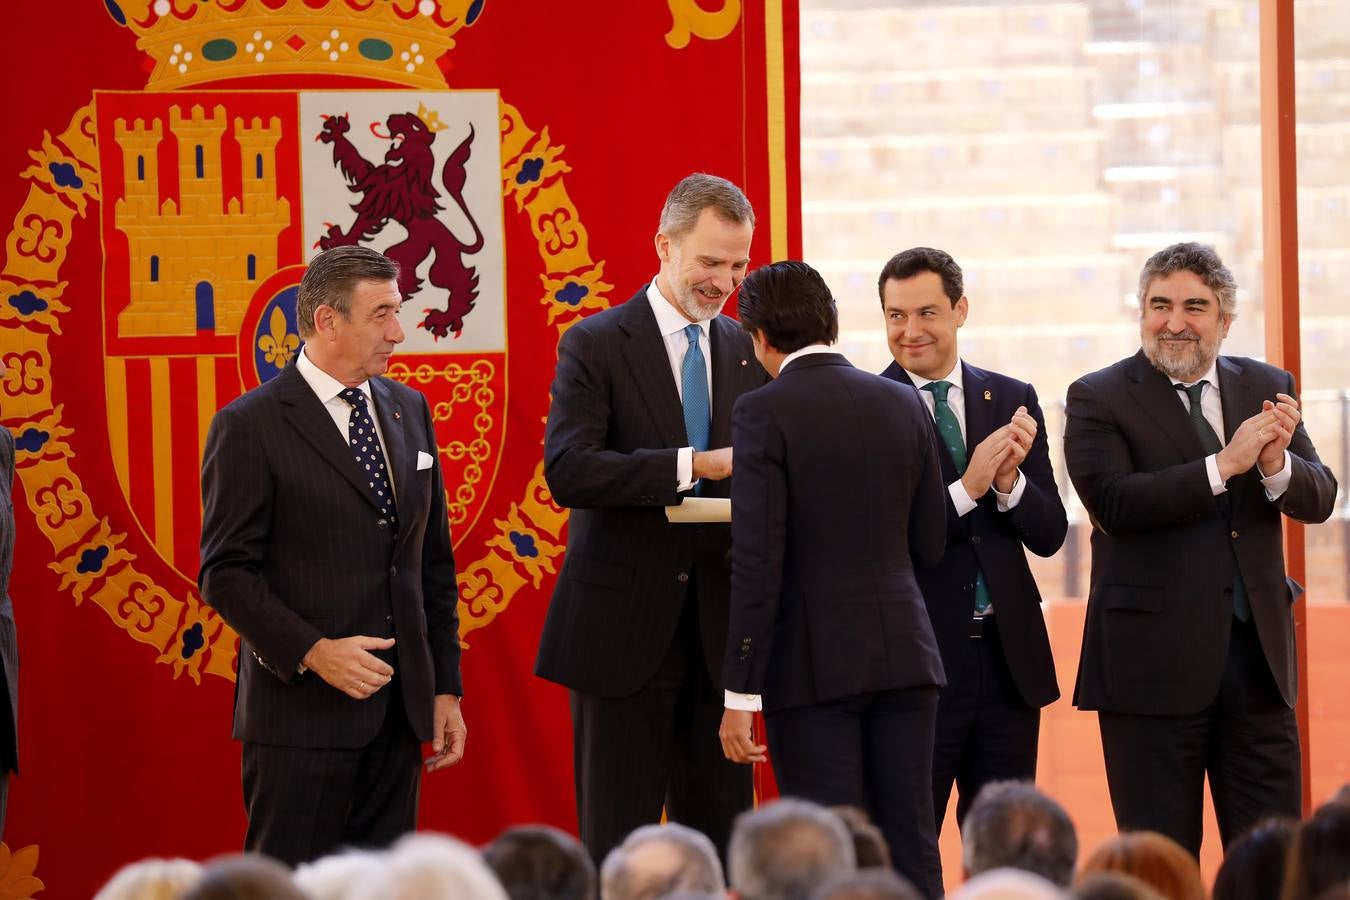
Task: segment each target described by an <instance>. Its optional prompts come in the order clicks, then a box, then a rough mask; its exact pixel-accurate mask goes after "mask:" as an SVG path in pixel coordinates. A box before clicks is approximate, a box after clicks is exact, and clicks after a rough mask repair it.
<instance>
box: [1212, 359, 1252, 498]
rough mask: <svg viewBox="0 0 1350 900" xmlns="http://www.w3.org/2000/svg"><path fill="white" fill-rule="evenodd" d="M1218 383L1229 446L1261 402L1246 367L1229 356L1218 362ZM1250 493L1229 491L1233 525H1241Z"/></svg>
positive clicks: (1233, 483)
mask: <svg viewBox="0 0 1350 900" xmlns="http://www.w3.org/2000/svg"><path fill="white" fill-rule="evenodd" d="M1218 380H1219V406H1220V407H1221V408H1222V409H1223V442H1224V444H1225V445H1226V444H1227V443H1228V442H1229V441H1231V440H1232V439H1233V432H1235V431H1237V429H1238V426H1239V425H1241V424H1242V422H1243V420H1245V419H1247V418H1249V417H1250V416H1254V415H1256V413H1257V412H1258V411H1259V410H1260V408H1261V399H1260V398H1259V397H1258V396H1257V394H1256V391H1255V390H1254V389H1253V388H1252V385H1251V383H1250V382H1249V380H1248V379H1247V378H1245V377H1244V376H1243V371H1242V365H1241V364H1240V363H1238V362H1237V361H1236V360H1234V359H1230V358H1229V357H1226V356H1220V357H1219V359H1218ZM1252 471H1253V472H1255V473H1256V478H1257V479H1259V478H1260V477H1261V472H1260V470H1259V469H1258V468H1257V467H1256V466H1253V467H1252ZM1229 484H1230V488H1234V487H1236V486H1237V481H1236V480H1235V481H1233V482H1230V483H1229ZM1245 493H1246V491H1244V490H1232V489H1230V490H1229V491H1228V497H1229V503H1230V504H1231V505H1230V507H1229V516H1230V518H1231V519H1232V520H1233V521H1237V516H1238V508H1239V507H1241V505H1242V497H1243V495H1244V494H1245Z"/></svg>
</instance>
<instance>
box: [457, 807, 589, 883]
mask: <svg viewBox="0 0 1350 900" xmlns="http://www.w3.org/2000/svg"><path fill="white" fill-rule="evenodd" d="M483 861H484V862H486V863H487V864H488V866H489V867H491V869H492V871H494V872H496V873H497V880H499V881H500V882H501V883H502V887H504V888H505V889H506V893H507V894H508V895H509V896H510V897H511V900H567V898H573V897H586V898H590V897H594V896H595V864H594V863H592V862H591V855H590V854H589V853H587V852H586V848H585V847H583V846H581V843H580V842H579V841H578V840H577V839H576V838H574V837H572V836H571V835H570V834H568V833H567V832H565V831H559V830H558V829H557V828H550V827H549V826H547V825H522V826H520V827H517V828H508V829H506V831H503V832H502V833H501V834H500V835H499V836H498V837H497V839H496V840H495V841H493V842H492V843H490V844H488V845H487V846H486V847H484V848H483Z"/></svg>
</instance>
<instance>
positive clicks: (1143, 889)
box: [1069, 872, 1168, 900]
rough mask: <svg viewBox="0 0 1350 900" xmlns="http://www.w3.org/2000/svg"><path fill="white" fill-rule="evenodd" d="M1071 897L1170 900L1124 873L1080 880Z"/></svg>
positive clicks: (1100, 875)
mask: <svg viewBox="0 0 1350 900" xmlns="http://www.w3.org/2000/svg"><path fill="white" fill-rule="evenodd" d="M1069 896H1071V897H1073V898H1074V900H1168V898H1167V897H1164V896H1163V895H1162V894H1160V893H1158V892H1157V891H1155V890H1154V889H1153V888H1151V887H1149V886H1148V885H1147V884H1145V883H1144V882H1142V881H1140V880H1139V879H1138V878H1135V877H1134V876H1133V875H1126V874H1125V873H1124V872H1093V873H1092V874H1091V875H1089V876H1087V877H1086V878H1081V879H1079V880H1078V883H1077V884H1075V885H1074V886H1073V890H1071V891H1070V892H1069Z"/></svg>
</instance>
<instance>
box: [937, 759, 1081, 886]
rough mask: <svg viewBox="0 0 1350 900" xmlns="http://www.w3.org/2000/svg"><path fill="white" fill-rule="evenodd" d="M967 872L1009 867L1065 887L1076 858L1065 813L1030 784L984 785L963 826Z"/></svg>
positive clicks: (1072, 833) (1075, 843)
mask: <svg viewBox="0 0 1350 900" xmlns="http://www.w3.org/2000/svg"><path fill="white" fill-rule="evenodd" d="M961 841H962V844H963V845H964V849H963V859H962V862H963V864H964V866H965V870H966V875H967V876H973V875H979V874H980V873H981V872H988V871H990V870H992V869H1001V868H1012V869H1021V870H1022V871H1024V872H1032V873H1034V874H1036V875H1040V876H1041V877H1042V878H1046V879H1048V880H1050V881H1051V882H1053V883H1054V884H1057V885H1059V886H1060V887H1068V885H1069V882H1070V881H1072V880H1073V867H1074V863H1075V862H1076V861H1077V859H1078V836H1077V834H1076V833H1075V831H1074V827H1073V822H1072V821H1071V820H1070V819H1069V814H1068V813H1067V812H1065V811H1064V807H1062V806H1060V805H1059V804H1058V803H1056V802H1055V801H1054V800H1052V799H1051V798H1049V797H1047V796H1046V795H1045V794H1042V793H1041V792H1040V791H1038V790H1036V788H1035V787H1034V786H1033V785H1031V784H1030V783H1028V782H1023V781H995V782H991V783H989V784H986V785H985V786H984V787H983V788H982V789H981V790H980V793H979V794H978V795H976V797H975V802H974V803H973V804H972V805H971V807H970V812H968V813H967V814H966V820H965V822H964V823H963V824H962V826H961Z"/></svg>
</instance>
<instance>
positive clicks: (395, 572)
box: [389, 566, 398, 575]
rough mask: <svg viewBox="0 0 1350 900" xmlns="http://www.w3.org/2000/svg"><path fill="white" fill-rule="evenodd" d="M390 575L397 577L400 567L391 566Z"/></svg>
mask: <svg viewBox="0 0 1350 900" xmlns="http://www.w3.org/2000/svg"><path fill="white" fill-rule="evenodd" d="M389 574H390V575H397V574H398V566H390V567H389Z"/></svg>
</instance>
